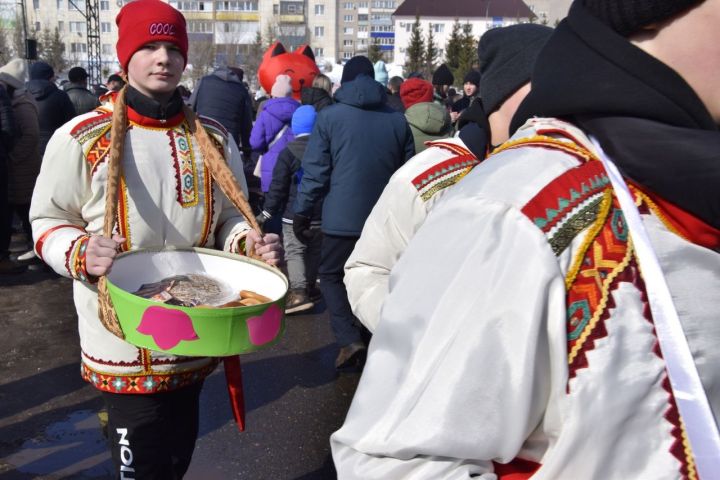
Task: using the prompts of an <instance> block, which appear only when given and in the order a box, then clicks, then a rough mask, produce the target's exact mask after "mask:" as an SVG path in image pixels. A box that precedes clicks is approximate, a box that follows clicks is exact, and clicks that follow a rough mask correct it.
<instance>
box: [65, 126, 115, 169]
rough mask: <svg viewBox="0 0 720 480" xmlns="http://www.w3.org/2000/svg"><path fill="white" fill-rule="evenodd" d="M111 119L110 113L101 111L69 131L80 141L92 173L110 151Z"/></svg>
mask: <svg viewBox="0 0 720 480" xmlns="http://www.w3.org/2000/svg"><path fill="white" fill-rule="evenodd" d="M98 113H99V112H98ZM111 121H112V113H111V112H102V113H101V114H100V115H97V116H94V117H90V118H88V119H86V120H83V121H82V122H80V123H78V124H77V125H76V126H75V127H74V128H73V129H72V130H71V131H70V135H71V136H72V137H73V138H75V140H77V141H78V142H79V143H80V145H81V147H82V149H83V153H84V154H85V159H86V160H87V162H88V163H89V164H90V171H91V172H92V173H94V172H95V170H97V167H98V165H100V164H101V163H102V162H103V161H104V160H105V159H106V157H107V155H108V152H109V151H110V124H111Z"/></svg>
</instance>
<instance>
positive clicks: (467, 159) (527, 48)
mask: <svg viewBox="0 0 720 480" xmlns="http://www.w3.org/2000/svg"><path fill="white" fill-rule="evenodd" d="M552 31H553V30H552V29H551V28H550V27H545V26H542V25H533V24H520V25H512V26H509V27H502V28H493V29H492V30H488V31H487V32H486V33H485V34H483V36H482V38H481V39H480V42H479V44H478V59H479V62H480V65H481V67H480V76H481V81H480V97H481V99H482V104H483V108H484V110H485V112H486V113H487V115H488V118H482V119H478V120H479V121H478V122H472V123H469V124H468V125H467V126H466V127H464V128H463V130H462V131H461V133H460V135H459V136H457V137H454V138H446V139H441V140H436V141H432V142H430V143H429V144H428V145H429V146H428V148H427V149H426V150H424V151H423V152H422V153H419V154H417V155H416V156H414V157H413V158H412V161H408V162H406V163H405V165H403V166H402V167H400V169H399V170H398V171H397V172H395V174H394V175H393V176H392V177H391V178H390V181H389V182H388V184H387V186H386V187H385V189H384V190H383V193H382V195H381V196H380V199H379V200H378V202H377V203H376V204H375V206H374V207H373V210H372V212H371V213H370V216H369V217H368V219H367V221H366V222H365V225H364V226H363V231H362V234H361V235H360V239H359V240H358V242H357V244H356V245H355V249H354V250H353V252H352V254H351V255H350V258H349V259H348V261H347V263H346V264H345V279H344V281H345V286H346V287H347V292H348V299H349V300H350V306H351V307H352V310H353V313H354V314H355V316H357V318H358V319H359V320H360V321H361V322H362V323H363V325H365V326H366V327H367V328H368V330H370V331H371V332H373V331H375V328H377V323H378V320H379V317H380V309H381V307H382V304H383V301H384V300H385V297H386V296H387V293H388V283H389V281H390V271H391V270H392V268H393V266H394V265H395V264H396V263H397V261H398V259H399V258H400V256H401V255H402V253H403V251H404V250H405V248H406V247H407V245H408V243H409V242H410V240H412V237H413V235H415V232H417V230H418V229H419V228H420V227H421V226H422V224H423V222H424V221H425V219H426V218H427V216H428V214H429V213H430V211H432V209H433V208H434V206H435V205H437V203H438V202H439V200H440V199H441V198H442V197H443V195H445V193H446V192H447V191H448V187H452V186H453V185H455V184H456V183H457V182H458V181H460V179H462V178H463V177H464V176H465V175H467V173H468V172H470V170H471V169H472V168H473V167H475V166H476V165H478V164H479V163H480V162H481V161H482V160H483V159H484V158H485V157H486V156H487V152H488V151H490V150H491V149H492V145H500V144H501V143H503V142H505V141H506V140H507V139H508V138H509V137H510V132H509V129H510V120H511V119H512V116H513V114H514V113H515V110H517V107H518V105H519V104H520V102H521V101H522V100H523V99H524V98H525V96H526V95H527V94H528V92H529V91H530V74H531V72H532V67H533V65H534V64H535V58H536V57H537V54H538V53H539V52H540V49H541V48H542V46H543V45H544V44H545V42H546V41H547V39H548V37H550V34H551V33H552ZM481 114H482V115H483V116H484V115H485V113H483V112H482V110H481ZM468 136H472V138H471V140H472V141H468V144H467V145H466V144H465V142H464V141H463V140H464V139H466V140H467V139H468Z"/></svg>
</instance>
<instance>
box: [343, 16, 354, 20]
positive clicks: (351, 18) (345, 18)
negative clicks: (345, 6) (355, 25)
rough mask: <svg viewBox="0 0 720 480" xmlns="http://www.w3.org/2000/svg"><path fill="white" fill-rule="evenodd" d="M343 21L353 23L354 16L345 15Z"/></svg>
mask: <svg viewBox="0 0 720 480" xmlns="http://www.w3.org/2000/svg"><path fill="white" fill-rule="evenodd" d="M343 21H344V22H352V21H353V16H352V15H343Z"/></svg>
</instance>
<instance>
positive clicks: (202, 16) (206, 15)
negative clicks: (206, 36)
mask: <svg viewBox="0 0 720 480" xmlns="http://www.w3.org/2000/svg"><path fill="white" fill-rule="evenodd" d="M182 14H183V16H184V17H185V19H186V20H212V19H213V12H188V11H183V12H182Z"/></svg>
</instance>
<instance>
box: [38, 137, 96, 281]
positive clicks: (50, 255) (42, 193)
mask: <svg viewBox="0 0 720 480" xmlns="http://www.w3.org/2000/svg"><path fill="white" fill-rule="evenodd" d="M91 196H92V191H91V187H90V168H89V164H88V162H87V160H86V159H85V155H84V153H83V151H82V147H81V145H80V143H79V142H78V141H77V140H75V139H74V138H73V137H72V136H71V135H70V134H69V133H68V131H67V130H66V129H65V128H63V129H61V130H59V131H57V132H56V133H55V134H54V135H53V136H52V138H51V139H50V141H49V142H48V145H47V148H46V150H45V156H44V157H43V162H42V166H41V168H40V173H39V175H38V177H37V181H36V182H35V190H34V191H33V197H32V203H31V206H30V221H31V223H32V230H33V239H34V241H35V251H36V253H37V254H38V256H39V257H40V258H42V259H43V260H44V261H45V263H47V264H48V265H49V266H50V267H51V268H52V269H53V270H55V271H56V272H57V273H59V274H60V275H63V276H65V277H70V278H76V279H79V278H80V277H79V275H78V271H77V270H78V269H79V266H78V264H77V263H76V262H73V261H72V259H73V258H80V255H79V252H78V249H79V247H80V242H79V240H80V239H82V238H83V237H87V232H86V231H85V227H86V226H87V222H86V221H85V220H84V218H83V215H82V211H83V207H84V206H85V204H86V203H87V202H88V201H89V200H90V197H91Z"/></svg>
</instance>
